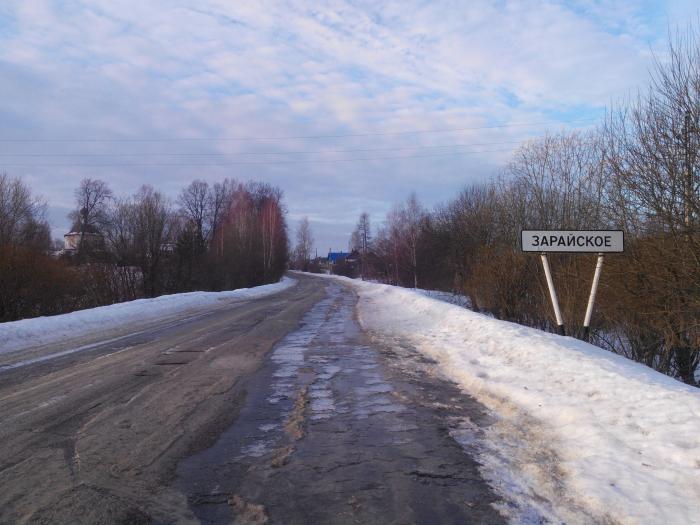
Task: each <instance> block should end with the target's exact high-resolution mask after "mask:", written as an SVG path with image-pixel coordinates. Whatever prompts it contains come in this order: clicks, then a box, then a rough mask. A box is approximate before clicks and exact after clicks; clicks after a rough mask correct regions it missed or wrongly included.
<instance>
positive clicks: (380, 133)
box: [0, 118, 597, 143]
mask: <svg viewBox="0 0 700 525" xmlns="http://www.w3.org/2000/svg"><path fill="white" fill-rule="evenodd" d="M595 120H597V119H596V118H581V119H573V120H558V121H540V122H518V123H513V124H497V125H492V126H473V127H465V128H444V129H421V130H403V131H376V132H366V133H347V134H334V135H296V136H294V135H289V136H277V137H213V138H212V137H179V138H177V137H166V138H121V139H96V138H89V139H88V138H80V139H78V138H63V139H57V138H43V139H42V138H34V139H0V142H8V143H11V142H12V143H25V142H40V143H51V142H56V143H71V142H85V143H105V142H202V141H227V142H249V141H257V140H260V141H263V140H269V141H273V140H297V139H330V138H349V137H373V136H386V135H418V134H421V133H452V132H458V131H478V130H485V129H502V128H514V127H527V126H542V125H551V124H572V123H576V122H593V121H595Z"/></svg>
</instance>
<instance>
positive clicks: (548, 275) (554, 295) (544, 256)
mask: <svg viewBox="0 0 700 525" xmlns="http://www.w3.org/2000/svg"><path fill="white" fill-rule="evenodd" d="M541 257H542V267H543V268H544V276H545V277H546V278H547V288H549V297H550V299H552V307H553V308H554V317H555V318H556V319H557V331H558V332H559V335H566V329H565V328H564V318H563V317H562V316H561V310H560V309H559V300H558V299H557V291H556V290H555V289H554V281H553V280H552V272H551V270H550V269H549V261H548V260H547V254H546V253H542V255H541Z"/></svg>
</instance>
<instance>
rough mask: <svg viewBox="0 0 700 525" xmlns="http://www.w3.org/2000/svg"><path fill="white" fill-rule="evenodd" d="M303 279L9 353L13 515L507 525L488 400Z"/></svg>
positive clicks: (0, 421) (7, 429)
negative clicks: (468, 441) (487, 464)
mask: <svg viewBox="0 0 700 525" xmlns="http://www.w3.org/2000/svg"><path fill="white" fill-rule="evenodd" d="M295 278H297V279H298V280H299V284H298V285H297V286H295V287H293V288H291V289H289V290H287V291H284V292H282V293H279V294H277V295H274V296H270V297H266V298H261V299H254V300H247V301H240V300H239V301H232V302H231V303H230V304H228V305H225V306H224V307H220V308H217V309H215V310H213V311H193V312H188V313H187V314H186V315H182V316H179V317H174V318H168V319H164V320H162V321H160V322H158V323H151V324H143V325H140V326H130V327H124V328H121V329H119V330H112V331H110V332H107V331H105V332H104V333H101V334H96V335H93V336H92V337H90V338H83V339H82V340H77V341H66V342H64V343H61V344H58V345H49V346H44V347H39V348H34V349H30V350H28V351H25V352H22V353H21V354H17V355H11V356H9V357H8V356H4V357H3V359H0V443H2V446H1V447H0V523H149V522H155V523H190V522H194V523H196V522H203V523H426V524H428V523H501V522H502V521H503V520H502V518H501V517H500V516H499V514H498V513H497V512H496V511H495V510H494V509H493V507H492V504H493V503H494V502H496V501H497V500H496V497H495V496H494V494H493V493H492V491H491V490H490V488H489V487H488V485H487V484H486V483H485V482H484V481H483V479H482V478H481V476H480V475H479V472H478V465H477V464H476V462H475V461H474V460H473V459H472V458H471V457H470V456H469V454H468V453H467V452H465V450H464V449H463V448H462V446H460V444H459V443H458V442H457V441H456V440H455V439H454V438H453V434H454V431H455V429H457V428H458V427H459V422H460V421H464V420H465V419H469V420H470V421H471V422H472V423H473V424H476V425H479V424H480V423H481V422H484V421H485V419H486V418H487V417H488V416H487V415H486V414H485V412H484V411H483V409H482V407H480V406H479V405H478V404H477V403H476V402H475V401H473V400H472V399H471V398H469V397H468V396H466V395H464V394H463V393H461V392H460V391H459V390H458V389H457V388H456V387H455V386H454V385H452V384H450V383H449V382H447V381H445V380H444V379H442V378H441V377H440V376H439V374H438V373H437V372H436V368H435V367H434V366H433V363H431V362H430V361H429V360H426V359H425V358H423V357H421V356H420V355H419V354H417V353H416V352H415V351H413V350H412V349H411V348H406V347H404V346H401V344H400V343H396V344H395V345H394V346H390V347H389V346H385V345H380V344H378V343H377V342H374V341H373V340H372V339H371V338H370V337H369V336H368V335H367V334H365V333H363V331H362V330H361V328H360V326H359V324H358V322H357V320H356V319H355V315H354V314H355V303H356V300H357V299H356V297H355V295H354V293H353V292H352V291H351V290H349V289H348V288H346V287H344V286H342V285H340V284H337V283H335V282H331V281H328V280H322V279H318V278H310V277H302V276H295ZM0 344H1V343H0ZM76 348H80V351H75V352H74V351H73V350H75V349H76ZM52 356H57V357H52ZM3 365H4V368H3Z"/></svg>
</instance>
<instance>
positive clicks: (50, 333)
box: [0, 277, 297, 354]
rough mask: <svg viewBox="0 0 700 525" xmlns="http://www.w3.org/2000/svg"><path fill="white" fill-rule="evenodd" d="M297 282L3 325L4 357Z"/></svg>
mask: <svg viewBox="0 0 700 525" xmlns="http://www.w3.org/2000/svg"><path fill="white" fill-rule="evenodd" d="M296 283H297V281H296V280H295V279H290V278H289V277H283V278H282V280H281V281H280V282H278V283H274V284H266V285H263V286H256V287H253V288H240V289H238V290H231V291H226V292H189V293H180V294H172V295H162V296H160V297H156V298H154V299H138V300H136V301H127V302H124V303H118V304H112V305H109V306H101V307H99V308H91V309H88V310H79V311H77V312H71V313H68V314H62V315H55V316H51V317H37V318H34V319H23V320H21V321H12V322H9V323H0V354H4V353H9V352H14V351H17V350H22V349H24V348H29V347H34V346H39V345H44V344H49V343H53V342H58V341H62V340H64V339H66V338H68V337H70V338H75V337H80V336H83V335H88V334H90V333H91V332H95V331H96V330H100V331H104V330H109V329H113V328H116V327H118V326H120V325H126V324H129V323H143V322H148V321H151V320H156V319H160V318H164V317H168V316H172V315H177V314H181V313H184V312H188V311H190V310H198V309H199V310H201V309H204V308H215V307H217V306H223V305H225V304H227V303H228V302H231V301H234V300H246V299H254V298H258V297H264V296H266V295H270V294H274V293H278V292H281V291H282V290H286V289H287V288H289V287H291V286H294V285H295V284H296Z"/></svg>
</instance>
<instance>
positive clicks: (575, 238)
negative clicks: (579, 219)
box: [521, 230, 625, 253]
mask: <svg viewBox="0 0 700 525" xmlns="http://www.w3.org/2000/svg"><path fill="white" fill-rule="evenodd" d="M521 236H522V237H521V239H522V247H523V251H524V252H593V253H608V252H622V251H624V245H625V235H624V233H623V232H622V230H523V231H522V233H521Z"/></svg>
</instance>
